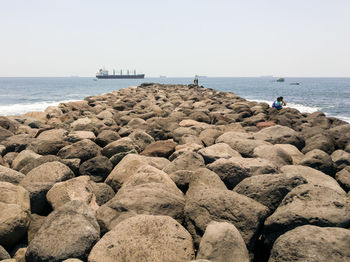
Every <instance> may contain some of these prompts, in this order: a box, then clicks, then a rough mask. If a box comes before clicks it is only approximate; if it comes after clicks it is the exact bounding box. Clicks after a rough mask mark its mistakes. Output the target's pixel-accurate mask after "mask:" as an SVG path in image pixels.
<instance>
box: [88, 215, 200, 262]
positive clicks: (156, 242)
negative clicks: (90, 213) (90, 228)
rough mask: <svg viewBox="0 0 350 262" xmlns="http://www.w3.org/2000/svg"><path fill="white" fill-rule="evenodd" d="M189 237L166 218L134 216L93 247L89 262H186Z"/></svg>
mask: <svg viewBox="0 0 350 262" xmlns="http://www.w3.org/2000/svg"><path fill="white" fill-rule="evenodd" d="M193 258H194V250H193V244H192V238H191V235H190V234H189V233H188V232H187V231H186V229H184V228H183V227H182V226H181V225H180V224H179V223H178V222H177V221H176V220H174V219H173V218H171V217H168V216H150V215H138V216H135V217H132V218H129V219H126V220H124V221H122V222H121V223H119V224H118V225H117V226H116V227H114V228H113V229H112V230H111V231H110V232H108V233H107V234H105V235H104V236H103V237H102V238H101V240H100V241H99V242H97V244H96V245H95V246H94V247H93V249H92V250H91V253H90V255H89V258H88V261H89V262H102V261H103V262H112V261H134V262H141V261H142V262H143V261H153V262H163V261H174V262H177V261H178V262H182V261H190V260H191V259H193Z"/></svg>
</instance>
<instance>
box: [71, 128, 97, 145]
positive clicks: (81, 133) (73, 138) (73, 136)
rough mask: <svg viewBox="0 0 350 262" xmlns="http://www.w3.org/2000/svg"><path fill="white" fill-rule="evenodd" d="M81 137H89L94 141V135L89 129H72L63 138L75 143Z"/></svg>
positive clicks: (81, 138)
mask: <svg viewBox="0 0 350 262" xmlns="http://www.w3.org/2000/svg"><path fill="white" fill-rule="evenodd" d="M83 139H90V140H91V141H95V139H96V136H95V134H94V133H93V132H91V131H73V132H70V133H69V134H68V135H67V137H66V139H65V140H66V141H68V142H71V143H75V142H78V141H81V140H83Z"/></svg>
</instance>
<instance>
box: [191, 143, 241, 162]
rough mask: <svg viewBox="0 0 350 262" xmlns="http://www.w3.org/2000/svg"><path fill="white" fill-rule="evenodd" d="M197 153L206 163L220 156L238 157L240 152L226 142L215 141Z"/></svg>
mask: <svg viewBox="0 0 350 262" xmlns="http://www.w3.org/2000/svg"><path fill="white" fill-rule="evenodd" d="M198 153H199V154H200V155H201V156H202V157H203V158H204V161H205V163H206V164H210V163H212V162H214V161H215V160H217V159H220V158H226V159H227V158H231V157H240V156H241V154H240V153H238V152H237V151H236V150H233V149H232V148H231V147H230V146H229V145H228V144H225V143H217V144H214V145H211V146H208V147H206V148H203V149H200V150H199V151H198Z"/></svg>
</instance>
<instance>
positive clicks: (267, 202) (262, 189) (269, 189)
mask: <svg viewBox="0 0 350 262" xmlns="http://www.w3.org/2000/svg"><path fill="white" fill-rule="evenodd" d="M306 183H307V181H306V179H305V178H303V177H302V176H298V175H288V174H273V175H261V176H252V177H248V178H245V179H244V180H243V181H241V182H240V183H239V184H238V185H237V186H235V188H234V189H233V191H235V192H237V193H239V194H242V195H245V196H247V197H250V198H251V199H254V200H256V201H258V202H259V203H261V204H263V205H264V206H266V207H268V208H269V209H270V213H272V212H273V211H275V209H276V208H277V207H278V206H279V204H280V203H281V201H282V200H283V198H284V197H285V196H286V195H287V194H288V193H289V192H290V191H291V190H292V189H293V188H295V187H297V186H299V185H302V184H306Z"/></svg>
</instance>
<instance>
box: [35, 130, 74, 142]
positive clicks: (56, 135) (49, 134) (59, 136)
mask: <svg viewBox="0 0 350 262" xmlns="http://www.w3.org/2000/svg"><path fill="white" fill-rule="evenodd" d="M67 135H68V131H67V130H65V129H50V130H46V131H43V132H41V133H40V134H39V135H38V136H37V139H41V140H49V141H63V140H65V138H66V136H67Z"/></svg>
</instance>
